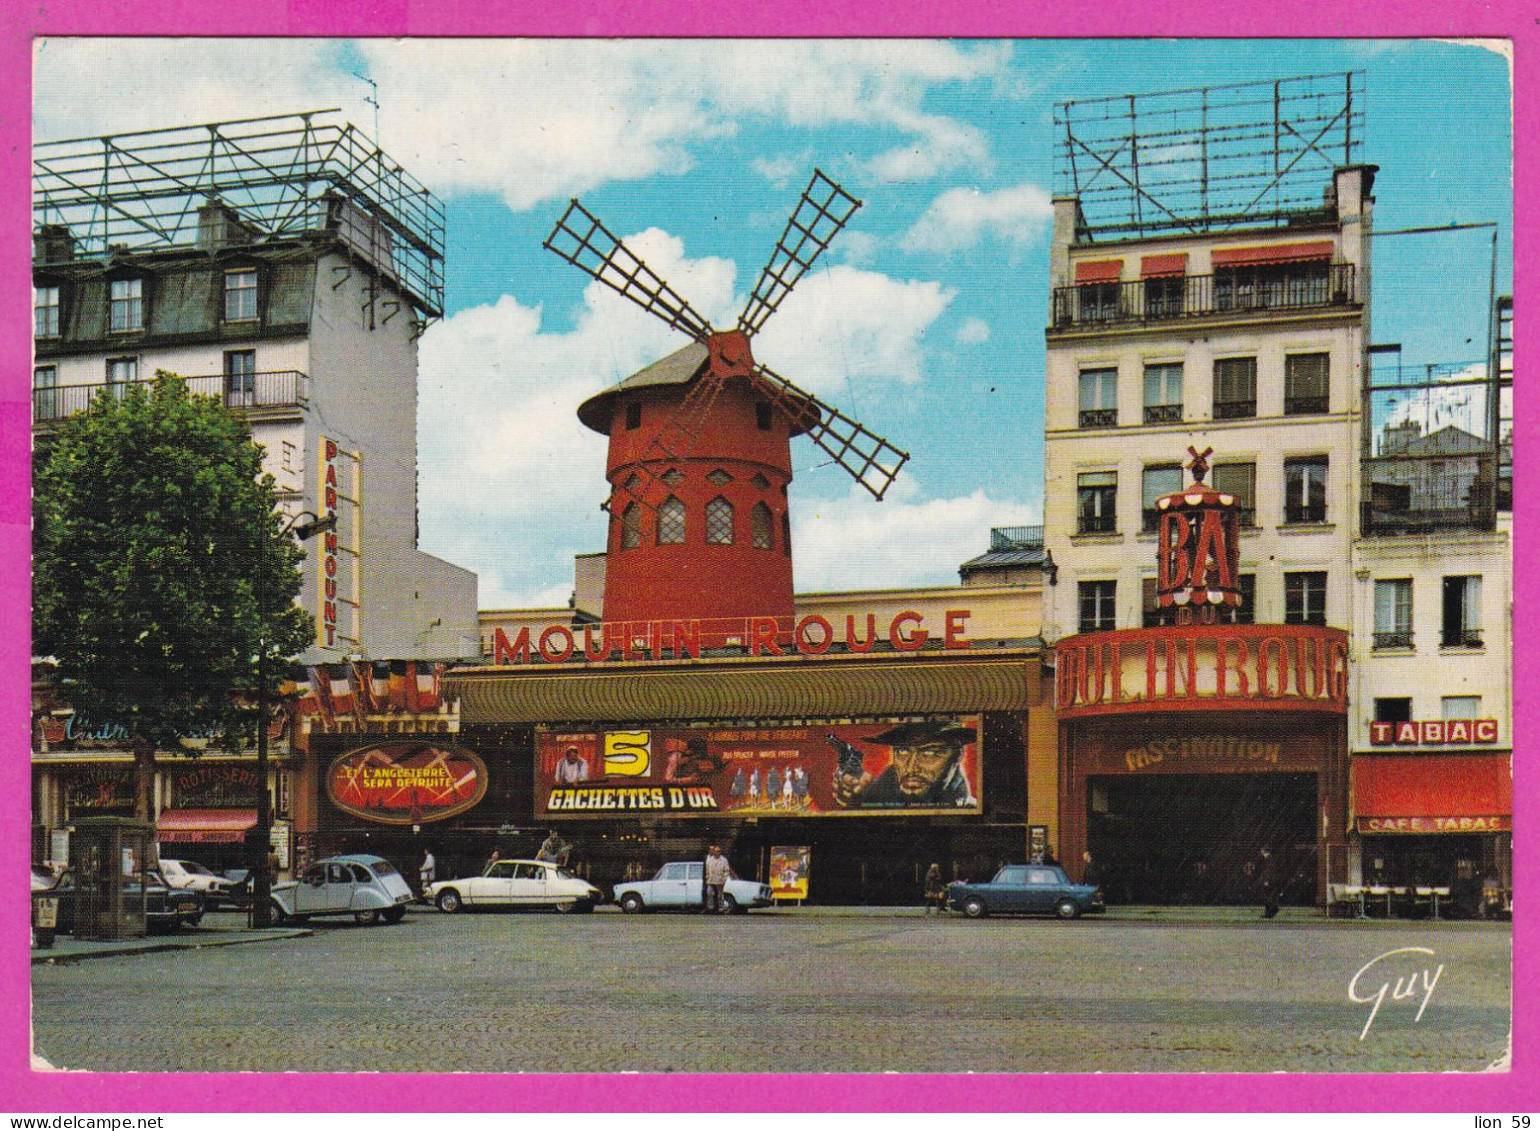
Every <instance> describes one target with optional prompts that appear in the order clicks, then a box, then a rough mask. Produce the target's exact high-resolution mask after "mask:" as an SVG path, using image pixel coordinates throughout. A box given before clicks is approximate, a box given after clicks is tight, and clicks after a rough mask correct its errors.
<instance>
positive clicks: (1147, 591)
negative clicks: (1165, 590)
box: [1141, 577, 1160, 628]
mask: <svg viewBox="0 0 1540 1131" xmlns="http://www.w3.org/2000/svg"><path fill="white" fill-rule="evenodd" d="M1142 596H1143V601H1142V608H1141V624H1142V625H1143V627H1145V628H1156V627H1158V626H1159V625H1160V581H1159V579H1158V578H1154V577H1146V578H1145V579H1144V585H1143V595H1142Z"/></svg>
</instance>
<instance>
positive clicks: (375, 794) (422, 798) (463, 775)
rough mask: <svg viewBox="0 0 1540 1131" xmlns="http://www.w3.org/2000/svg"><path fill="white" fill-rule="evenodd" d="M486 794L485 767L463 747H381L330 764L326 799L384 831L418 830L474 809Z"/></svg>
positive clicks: (400, 743)
mask: <svg viewBox="0 0 1540 1131" xmlns="http://www.w3.org/2000/svg"><path fill="white" fill-rule="evenodd" d="M486 794H487V766H486V763H485V762H483V761H482V760H481V758H480V757H479V756H477V755H476V754H474V753H472V752H471V751H469V750H466V749H463V748H461V747H454V746H444V745H440V744H438V743H435V742H425V741H394V742H379V743H375V744H374V745H372V746H364V747H361V748H359V749H356V750H350V751H349V752H348V753H346V754H343V755H341V756H340V757H338V758H335V759H333V761H332V764H331V765H330V766H329V767H328V768H327V771H326V795H327V797H329V798H330V799H331V803H332V804H333V805H335V806H336V807H337V808H338V809H341V810H342V811H343V812H344V813H348V814H350V815H352V816H354V817H359V818H362V819H363V820H365V821H373V822H375V823H377V824H382V825H422V824H427V823H428V822H430V821H442V820H445V819H446V818H448V817H453V816H456V815H457V814H460V813H464V812H465V811H466V810H467V809H471V808H474V807H475V806H476V805H477V804H479V803H480V801H481V799H482V798H483V797H485V796H486Z"/></svg>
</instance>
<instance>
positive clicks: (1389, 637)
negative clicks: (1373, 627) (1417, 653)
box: [1374, 629, 1412, 651]
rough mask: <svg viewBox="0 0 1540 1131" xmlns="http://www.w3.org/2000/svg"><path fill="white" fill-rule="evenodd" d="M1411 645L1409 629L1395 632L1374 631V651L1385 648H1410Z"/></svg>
mask: <svg viewBox="0 0 1540 1131" xmlns="http://www.w3.org/2000/svg"><path fill="white" fill-rule="evenodd" d="M1411 646H1412V632H1411V629H1406V630H1404V631H1403V630H1400V629H1398V630H1396V631H1395V632H1376V633H1375V634H1374V647H1375V650H1376V651H1380V650H1383V649H1386V648H1410V647H1411Z"/></svg>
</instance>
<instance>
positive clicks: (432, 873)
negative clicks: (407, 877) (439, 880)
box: [417, 848, 438, 891]
mask: <svg viewBox="0 0 1540 1131" xmlns="http://www.w3.org/2000/svg"><path fill="white" fill-rule="evenodd" d="M437 875H438V861H436V860H434V859H433V850H432V849H431V848H425V849H423V853H422V863H421V864H419V865H418V866H417V878H418V879H419V880H420V881H422V889H421V890H423V891H427V890H428V885H429V884H431V883H432V882H433V880H434V878H435V877H436V876H437Z"/></svg>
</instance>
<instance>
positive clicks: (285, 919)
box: [273, 899, 299, 927]
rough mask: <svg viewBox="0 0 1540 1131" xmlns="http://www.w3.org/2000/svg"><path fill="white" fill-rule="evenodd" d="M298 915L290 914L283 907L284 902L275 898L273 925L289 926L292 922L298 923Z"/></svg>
mask: <svg viewBox="0 0 1540 1131" xmlns="http://www.w3.org/2000/svg"><path fill="white" fill-rule="evenodd" d="M298 922H299V916H298V915H290V914H289V913H288V912H287V911H285V910H284V909H283V904H281V903H279V902H278V901H277V900H276V899H275V900H273V926H275V927H287V926H288V925H289V924H290V923H298Z"/></svg>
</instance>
